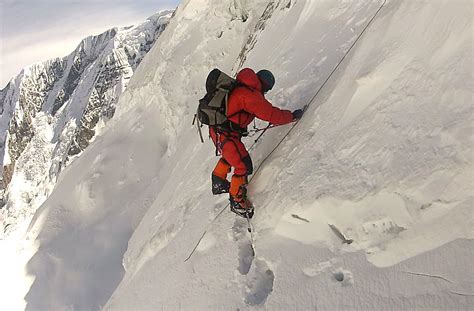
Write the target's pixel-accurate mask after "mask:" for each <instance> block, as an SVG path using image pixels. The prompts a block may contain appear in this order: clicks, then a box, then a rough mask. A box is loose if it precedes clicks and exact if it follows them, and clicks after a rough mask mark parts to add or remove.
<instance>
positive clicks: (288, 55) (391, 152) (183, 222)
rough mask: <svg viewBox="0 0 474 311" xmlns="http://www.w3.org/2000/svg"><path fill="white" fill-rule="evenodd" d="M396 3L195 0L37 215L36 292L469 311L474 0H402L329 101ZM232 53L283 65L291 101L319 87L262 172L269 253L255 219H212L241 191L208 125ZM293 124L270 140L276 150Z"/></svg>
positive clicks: (75, 298)
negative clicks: (203, 107)
mask: <svg viewBox="0 0 474 311" xmlns="http://www.w3.org/2000/svg"><path fill="white" fill-rule="evenodd" d="M381 5H382V2H376V1H365V2H364V1H304V0H300V1H263V0H262V1H252V2H250V1H212V0H189V1H185V2H184V3H183V4H182V5H181V6H180V8H179V9H178V10H177V12H176V16H175V18H173V19H172V21H171V22H170V25H169V26H168V28H167V31H166V32H165V33H164V34H163V35H162V36H160V38H159V39H158V41H157V44H156V45H155V46H154V47H153V49H152V50H151V51H150V53H148V54H147V56H146V57H145V59H144V60H143V62H142V63H141V65H140V66H139V68H138V69H137V71H136V73H135V75H134V77H133V79H132V80H131V82H130V84H129V87H128V88H127V91H126V92H125V93H124V94H123V95H122V96H121V99H120V101H119V105H118V107H119V108H118V109H117V113H116V117H115V118H114V119H113V121H112V122H111V123H110V126H109V127H108V128H107V129H106V130H105V131H104V133H103V134H102V135H101V136H100V137H98V138H97V139H96V140H95V141H94V143H93V144H92V145H91V146H90V147H89V148H88V149H87V150H86V151H85V152H84V153H83V155H82V156H81V157H80V158H78V159H77V161H75V162H74V163H73V164H72V165H70V166H69V167H67V168H66V169H65V171H64V172H63V174H62V175H61V177H60V182H59V183H58V185H57V188H56V189H55V191H53V193H52V195H51V197H50V198H49V199H48V200H47V201H46V202H45V204H43V206H42V207H41V208H40V210H39V211H38V212H37V214H36V215H35V220H34V222H33V223H32V226H31V228H30V231H29V237H30V238H35V237H37V241H38V244H39V245H38V247H39V248H38V250H37V252H36V253H35V255H34V256H33V257H32V259H31V260H30V262H29V264H28V265H27V272H28V274H29V275H32V276H34V277H35V280H34V282H33V285H32V287H31V288H30V290H29V292H28V294H27V295H26V298H25V300H26V302H27V304H28V305H27V306H28V307H29V308H31V309H60V308H66V307H67V308H71V307H73V308H77V309H90V308H92V309H93V308H98V307H99V306H104V304H106V305H105V308H106V309H111V310H124V309H137V308H138V309H171V310H173V309H272V310H273V309H275V310H294V309H302V310H303V309H304V310H306V309H314V308H315V307H316V308H317V309H324V310H334V309H359V310H370V309H373V310H381V309H413V308H424V309H437V308H441V309H458V310H463V309H466V310H467V309H469V307H470V306H472V303H474V301H473V298H472V297H473V296H472V295H473V293H472V288H473V285H474V284H473V281H472V280H473V277H474V272H473V271H472V265H471V264H470V261H471V260H472V257H473V253H472V252H473V248H474V246H473V241H472V239H473V238H474V236H473V231H472V227H473V220H472V201H473V197H472V193H471V192H472V191H471V189H472V187H473V184H472V177H471V173H470V172H472V169H473V160H474V159H473V158H472V146H473V144H472V143H473V141H472V124H473V122H472V121H473V120H472V92H473V91H472V90H473V85H472V83H473V82H472V81H473V79H472V74H473V73H472V50H471V49H472V37H471V32H472V21H471V13H470V12H471V11H470V10H471V4H470V2H462V1H456V2H454V3H453V2H452V1H447V0H446V1H435V2H427V1H425V2H413V1H399V2H388V3H387V4H386V5H385V6H384V7H383V8H382V9H381V11H380V13H379V15H378V16H377V17H376V18H375V20H374V21H373V23H372V24H371V25H370V26H369V28H368V29H367V31H366V32H365V34H364V35H363V36H362V37H361V38H360V40H359V41H358V42H357V44H356V45H355V47H354V48H353V49H352V51H351V53H350V54H349V55H348V56H347V57H346V58H345V60H344V62H342V63H341V65H340V66H339V67H338V69H337V70H336V71H335V73H334V74H333V75H332V76H331V78H330V79H329V80H328V82H327V83H325V84H324V88H322V90H321V92H320V93H319V94H318V95H317V96H316V97H315V99H314V101H311V102H310V100H311V99H312V98H313V97H314V96H315V94H316V91H317V90H318V89H319V88H320V87H321V86H322V85H323V83H324V82H325V81H326V78H327V77H328V76H329V74H330V73H331V72H332V71H333V69H334V68H335V67H336V65H337V64H338V62H339V61H340V60H341V59H342V57H343V56H344V54H345V53H346V52H347V50H348V49H349V47H350V46H351V45H352V44H353V43H354V41H355V40H356V39H357V38H358V36H359V34H360V33H361V31H362V30H363V29H364V27H365V26H366V25H367V23H368V22H369V21H370V20H371V18H372V17H373V16H374V14H375V13H376V12H377V10H378V9H379V8H380V6H381ZM215 66H217V67H219V68H221V69H223V70H226V71H231V69H232V68H233V72H234V73H235V72H236V71H237V69H238V68H241V67H243V66H251V67H254V68H255V69H261V68H267V69H270V70H272V71H273V72H274V73H275V75H276V76H277V84H276V86H275V89H274V90H273V91H272V92H271V93H270V94H269V96H268V97H269V99H270V100H271V101H272V102H273V103H274V104H276V105H278V106H280V107H283V108H288V109H296V108H300V107H302V106H304V105H306V104H308V103H310V106H309V107H308V109H307V111H306V113H305V115H304V117H303V119H302V120H301V121H300V122H299V123H298V124H297V125H296V126H295V127H294V128H293V130H292V131H291V133H290V134H289V135H288V136H287V137H286V138H285V139H284V140H283V142H282V143H281V144H280V145H279V147H278V148H277V149H276V150H275V151H274V152H273V153H272V154H271V155H270V157H269V158H268V159H267V160H266V161H265V162H263V165H262V166H261V169H259V170H258V171H257V172H256V174H255V175H254V177H253V179H252V181H251V183H250V186H249V191H250V198H251V199H252V201H253V202H254V203H255V206H256V215H255V217H254V219H253V220H252V225H253V227H254V237H255V239H254V247H255V251H256V253H255V255H253V254H252V249H251V246H250V241H249V237H248V234H247V232H246V226H247V224H246V221H245V220H243V219H240V218H236V217H235V216H234V215H233V214H231V213H230V212H228V211H226V212H224V213H223V214H221V216H219V217H218V218H217V220H215V221H214V222H212V224H211V225H210V226H209V227H206V226H207V225H208V224H209V223H210V222H211V220H212V219H214V217H215V216H216V215H217V214H218V213H219V212H220V211H221V210H222V209H223V208H224V207H225V206H226V204H227V199H226V197H225V196H220V197H213V196H212V195H211V192H210V180H209V179H210V178H209V175H210V172H211V170H212V167H213V166H214V164H215V162H216V161H217V159H216V158H214V157H212V155H213V152H214V148H213V146H212V145H211V143H210V142H209V143H207V144H205V145H201V144H200V143H199V139H198V136H197V133H196V130H195V129H194V128H192V127H191V125H190V123H191V121H192V116H193V113H194V111H195V108H196V100H197V99H198V98H199V97H200V96H202V93H203V91H204V85H203V84H204V80H205V77H206V74H207V73H208V71H209V70H210V69H212V68H213V67H215ZM290 128H291V126H290V125H287V126H282V127H278V128H274V129H272V130H269V131H267V132H266V134H265V135H264V136H263V138H262V139H261V140H260V141H259V143H258V144H256V145H254V146H253V148H252V150H251V154H252V157H253V159H254V162H255V166H256V167H259V164H261V163H262V161H263V159H265V158H266V156H267V155H269V154H270V152H271V151H272V150H273V148H274V147H275V146H276V145H277V144H278V142H280V141H281V139H283V137H284V136H285V135H286V134H287V133H288V131H289V130H290ZM254 138H255V137H253V139H254ZM253 139H252V138H249V139H247V141H246V142H247V144H248V145H249V146H250V145H251V144H252V142H253ZM329 225H331V226H329ZM205 229H207V234H206V236H205V237H204V239H203V240H202V242H201V243H200V244H199V247H198V248H197V250H196V252H195V253H194V255H193V257H191V259H190V260H189V261H187V262H186V263H184V262H183V261H184V259H185V258H186V257H187V256H188V254H189V252H190V251H191V250H192V248H193V247H194V245H195V243H196V242H197V240H198V239H199V237H200V236H201V234H202V232H203V230H205ZM341 238H342V239H351V240H353V242H352V243H351V244H350V245H347V244H343V243H342V240H341ZM122 265H123V266H122ZM124 270H125V271H124Z"/></svg>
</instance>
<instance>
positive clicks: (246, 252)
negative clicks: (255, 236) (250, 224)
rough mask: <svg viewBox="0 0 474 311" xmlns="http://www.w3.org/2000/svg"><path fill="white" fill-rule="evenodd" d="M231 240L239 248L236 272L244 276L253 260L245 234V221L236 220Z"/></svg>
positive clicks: (250, 246) (251, 249) (247, 237)
mask: <svg viewBox="0 0 474 311" xmlns="http://www.w3.org/2000/svg"><path fill="white" fill-rule="evenodd" d="M232 238H233V240H234V241H235V242H236V243H237V245H238V247H239V266H238V267H237V270H238V271H239V272H240V274H242V275H246V274H247V273H248V272H249V270H250V267H251V266H252V262H253V259H254V256H255V254H254V252H253V248H252V244H251V243H250V239H249V236H248V233H247V222H246V220H245V219H241V218H236V219H235V222H234V226H233V227H232Z"/></svg>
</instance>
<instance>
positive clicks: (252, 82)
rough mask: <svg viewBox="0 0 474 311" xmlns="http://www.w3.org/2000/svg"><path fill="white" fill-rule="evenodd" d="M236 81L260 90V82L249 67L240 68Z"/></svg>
mask: <svg viewBox="0 0 474 311" xmlns="http://www.w3.org/2000/svg"><path fill="white" fill-rule="evenodd" d="M237 81H239V82H240V83H242V84H245V85H246V86H248V87H249V88H251V89H254V90H256V91H262V84H261V83H260V80H259V79H258V76H257V74H256V73H255V71H253V70H252V69H250V68H244V69H242V70H241V71H240V72H239V73H238V74H237Z"/></svg>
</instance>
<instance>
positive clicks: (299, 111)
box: [293, 109, 303, 121]
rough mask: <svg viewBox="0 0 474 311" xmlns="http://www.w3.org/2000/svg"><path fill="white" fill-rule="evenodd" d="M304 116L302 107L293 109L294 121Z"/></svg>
mask: <svg viewBox="0 0 474 311" xmlns="http://www.w3.org/2000/svg"><path fill="white" fill-rule="evenodd" d="M302 116H303V110H302V109H297V110H295V111H293V121H296V120H299V119H301V117H302Z"/></svg>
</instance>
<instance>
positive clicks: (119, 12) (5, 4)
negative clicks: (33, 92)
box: [0, 0, 179, 88]
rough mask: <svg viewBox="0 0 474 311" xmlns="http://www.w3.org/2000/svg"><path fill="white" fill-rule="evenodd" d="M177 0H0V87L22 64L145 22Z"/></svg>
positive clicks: (53, 56)
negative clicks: (101, 35)
mask: <svg viewBox="0 0 474 311" xmlns="http://www.w3.org/2000/svg"><path fill="white" fill-rule="evenodd" d="M178 2H179V1H178V0H165V1H160V0H152V1H151V0H135V1H131V0H116V1H112V0H85V1H74V0H70V1H64V0H36V1H29V0H2V2H1V4H0V88H3V87H4V86H5V85H6V84H7V83H8V81H9V80H10V79H11V78H12V77H14V76H16V75H17V74H18V73H19V72H20V71H21V69H22V68H24V67H25V66H28V65H30V64H32V63H35V62H38V61H44V60H47V59H51V58H55V57H63V56H66V55H67V54H69V53H70V52H72V51H73V50H74V49H75V48H76V46H77V45H78V44H79V42H80V41H81V40H82V39H83V38H85V37H87V36H89V35H96V34H99V33H102V32H104V31H105V30H107V29H109V28H112V27H116V26H128V25H133V24H136V23H139V22H142V21H144V20H145V19H146V18H147V17H149V16H151V15H153V14H154V13H156V12H157V11H159V10H162V9H172V8H174V7H176V5H177V4H178Z"/></svg>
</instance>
